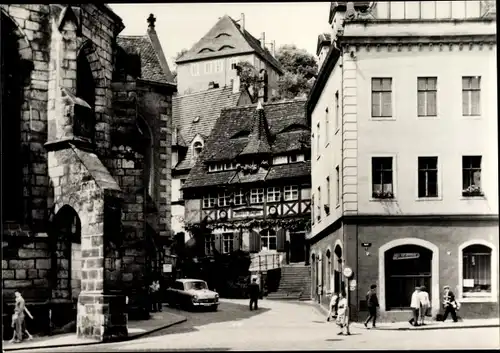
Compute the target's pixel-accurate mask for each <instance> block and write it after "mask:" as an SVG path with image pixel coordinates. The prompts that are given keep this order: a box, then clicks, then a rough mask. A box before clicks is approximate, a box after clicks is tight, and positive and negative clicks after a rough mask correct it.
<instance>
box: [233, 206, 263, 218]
mask: <svg viewBox="0 0 500 353" xmlns="http://www.w3.org/2000/svg"><path fill="white" fill-rule="evenodd" d="M263 215H264V210H262V209H255V208H254V209H243V210H233V217H234V218H250V217H259V216H263Z"/></svg>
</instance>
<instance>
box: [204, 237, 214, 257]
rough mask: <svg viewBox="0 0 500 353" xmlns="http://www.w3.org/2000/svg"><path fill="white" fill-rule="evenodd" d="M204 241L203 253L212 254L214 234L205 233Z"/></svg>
mask: <svg viewBox="0 0 500 353" xmlns="http://www.w3.org/2000/svg"><path fill="white" fill-rule="evenodd" d="M204 243H205V254H206V255H211V254H212V244H214V247H215V234H207V235H205V239H204Z"/></svg>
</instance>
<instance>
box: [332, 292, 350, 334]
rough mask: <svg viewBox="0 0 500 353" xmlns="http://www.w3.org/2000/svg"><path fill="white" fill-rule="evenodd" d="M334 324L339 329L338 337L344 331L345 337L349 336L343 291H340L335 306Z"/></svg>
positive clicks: (345, 300)
mask: <svg viewBox="0 0 500 353" xmlns="http://www.w3.org/2000/svg"><path fill="white" fill-rule="evenodd" d="M335 323H336V324H337V325H338V326H339V327H340V332H339V333H338V335H343V334H344V330H345V331H346V333H345V334H346V335H348V334H349V330H348V327H347V299H346V293H345V290H344V289H342V290H341V291H340V296H339V302H338V304H337V320H336V321H335Z"/></svg>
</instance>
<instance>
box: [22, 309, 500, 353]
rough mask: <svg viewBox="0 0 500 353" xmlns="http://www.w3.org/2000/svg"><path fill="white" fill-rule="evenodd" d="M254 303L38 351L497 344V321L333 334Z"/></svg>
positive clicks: (315, 315)
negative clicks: (140, 334) (112, 338)
mask: <svg viewBox="0 0 500 353" xmlns="http://www.w3.org/2000/svg"><path fill="white" fill-rule="evenodd" d="M259 304H260V308H259V310H258V311H253V312H251V311H249V309H248V307H247V301H246V300H223V301H222V303H221V305H220V308H219V311H217V312H184V311H180V310H176V309H171V308H168V307H167V308H165V310H167V311H171V312H173V313H176V314H182V315H184V316H186V317H187V321H186V322H184V323H181V324H179V325H176V326H173V327H171V328H168V329H166V330H163V331H159V332H156V333H155V334H153V335H149V336H146V337H145V338H141V339H137V340H133V341H129V342H121V343H111V344H98V345H92V346H81V347H64V348H59V349H54V348H52V349H43V350H42V349H39V350H38V349H37V351H38V352H49V351H50V352H63V351H65V352H67V351H74V352H98V351H99V352H102V351H109V352H116V351H178V350H315V349H325V350H331V349H354V348H355V349H442V348H451V349H453V348H455V349H473V348H490V349H491V348H498V346H499V344H500V342H499V330H498V327H493V328H457V329H446V330H445V329H443V330H439V329H437V330H426V331H391V330H382V329H380V330H366V329H364V328H363V327H361V325H359V324H354V325H353V326H352V329H351V332H352V335H351V336H349V337H346V336H338V335H337V332H338V329H337V327H336V326H335V324H333V323H327V322H325V319H324V316H323V315H322V314H321V312H320V311H319V310H318V309H317V308H316V307H314V306H313V305H309V304H307V303H299V302H279V301H270V300H263V301H261V302H260V303H259ZM386 325H387V324H386ZM383 326H384V323H380V327H381V328H382V327H383ZM21 352H22V351H21Z"/></svg>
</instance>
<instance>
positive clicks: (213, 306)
mask: <svg viewBox="0 0 500 353" xmlns="http://www.w3.org/2000/svg"><path fill="white" fill-rule="evenodd" d="M218 307H219V306H218V305H212V306H211V307H210V310H212V311H217V308H218Z"/></svg>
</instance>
